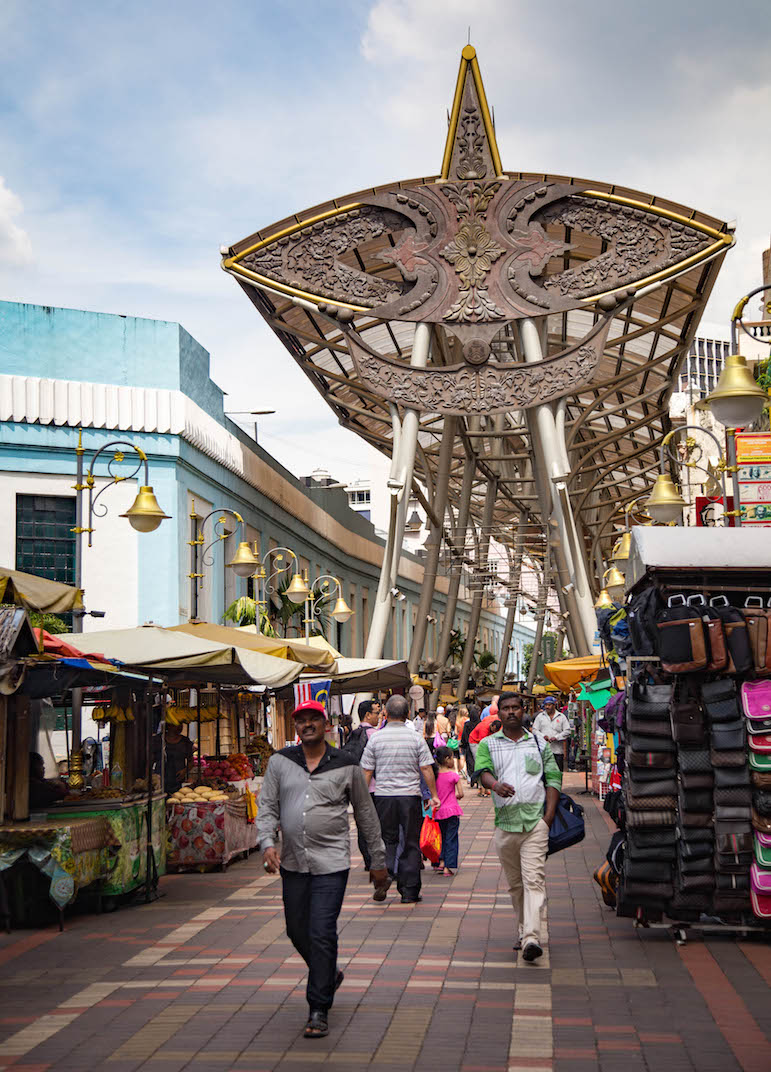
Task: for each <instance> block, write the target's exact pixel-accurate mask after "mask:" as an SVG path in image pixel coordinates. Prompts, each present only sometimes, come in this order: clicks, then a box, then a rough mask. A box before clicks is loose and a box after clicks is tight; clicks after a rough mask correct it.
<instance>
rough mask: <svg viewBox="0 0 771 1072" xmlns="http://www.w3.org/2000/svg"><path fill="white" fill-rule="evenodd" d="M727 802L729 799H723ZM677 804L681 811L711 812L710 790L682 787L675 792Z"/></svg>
mask: <svg viewBox="0 0 771 1072" xmlns="http://www.w3.org/2000/svg"><path fill="white" fill-rule="evenodd" d="M725 803H729V801H725ZM677 806H678V807H679V808H680V810H681V811H708V812H710V813H711V812H712V791H711V790H709V789H683V788H682V787H681V788H680V789H679V790H678V792H677Z"/></svg>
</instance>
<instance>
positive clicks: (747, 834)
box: [715, 827, 755, 853]
mask: <svg viewBox="0 0 771 1072" xmlns="http://www.w3.org/2000/svg"><path fill="white" fill-rule="evenodd" d="M754 843H755V839H754V837H753V833H752V830H751V829H750V828H749V827H745V829H744V830H743V831H742V832H741V833H737V834H717V835H716V837H715V848H716V849H717V851H718V852H733V853H736V852H752V851H753V847H754Z"/></svg>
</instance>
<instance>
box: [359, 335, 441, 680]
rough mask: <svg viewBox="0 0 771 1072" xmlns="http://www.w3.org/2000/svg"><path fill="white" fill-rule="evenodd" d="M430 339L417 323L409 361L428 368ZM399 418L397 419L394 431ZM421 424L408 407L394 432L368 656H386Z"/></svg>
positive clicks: (413, 364)
mask: <svg viewBox="0 0 771 1072" xmlns="http://www.w3.org/2000/svg"><path fill="white" fill-rule="evenodd" d="M430 342H431V327H430V325H429V324H417V325H416V327H415V335H414V337H413V341H412V355H411V357H410V365H411V366H412V367H413V368H425V367H426V365H427V364H428V352H429V347H430ZM397 421H398V419H397ZM397 421H395V428H394V432H395V433H396V430H397V429H396V423H397ZM419 425H420V415H419V413H418V411H417V410H415V409H408V410H406V411H405V413H404V417H403V418H402V421H401V424H400V426H399V429H398V431H399V434H398V438H397V436H396V434H395V436H394V439H395V442H394V448H393V451H394V453H393V459H392V463H391V477H390V478H389V481H388V485H389V489H390V492H391V517H390V522H389V526H388V540H387V541H386V546H385V551H384V554H383V565H382V567H381V569H380V582H379V584H378V589H377V595H376V597H375V606H374V607H373V610H372V621H371V623H370V627H369V636H368V638H367V648H366V651H365V652H364V657H365V659H380V658H382V656H383V645H384V644H385V638H386V632H387V631H388V621H389V618H390V617H391V608H392V606H393V596H392V595H391V590H392V589H393V588H394V586H395V585H396V578H397V577H398V575H399V559H400V557H401V553H402V542H403V540H404V526H405V523H406V521H407V507H408V505H409V501H410V491H411V489H412V474H413V471H414V468H415V453H416V450H417V445H418V428H419Z"/></svg>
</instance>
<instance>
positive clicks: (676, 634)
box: [656, 595, 708, 674]
mask: <svg viewBox="0 0 771 1072" xmlns="http://www.w3.org/2000/svg"><path fill="white" fill-rule="evenodd" d="M656 626H657V628H658V630H659V656H660V658H661V667H662V669H663V670H666V672H667V673H668V674H691V673H694V672H695V671H697V670H704V669H706V666H707V662H708V659H707V636H706V632H705V630H704V623H703V622H702V620H701V615H700V614H699V612H698V611H697V610H696V608H695V607H689V606H688V603H687V601H686V598H685V596H684V595H674V596H670V597H669V600H668V601H667V605H666V607H665V608H664V610H662V611H661V612H660V613H659V614H658V616H657V618H656Z"/></svg>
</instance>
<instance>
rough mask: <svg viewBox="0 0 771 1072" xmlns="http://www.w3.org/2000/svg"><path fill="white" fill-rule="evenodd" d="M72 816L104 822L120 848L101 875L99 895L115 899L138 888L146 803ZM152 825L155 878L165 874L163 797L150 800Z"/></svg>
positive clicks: (143, 869)
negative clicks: (106, 873)
mask: <svg viewBox="0 0 771 1072" xmlns="http://www.w3.org/2000/svg"><path fill="white" fill-rule="evenodd" d="M50 814H51V813H49V815H50ZM57 814H58V813H57ZM76 814H77V815H78V816H83V818H97V817H98V818H100V819H101V818H104V819H106V820H107V822H108V823H109V825H110V829H111V831H112V833H113V836H114V837H115V839H116V841H117V842H118V844H119V846H120V848H119V850H118V854H117V859H116V860H115V862H114V865H113V867H112V868H111V870H110V873H109V874H108V875H105V876H104V881H103V883H102V886H101V887H100V892H101V893H102V894H105V895H106V896H108V897H115V896H119V895H120V894H124V893H131V891H132V890H135V889H137V887H138V886H141V885H142V883H143V882H144V881H145V877H146V874H147V801H146V800H134V801H127V802H122V803H116V805H115V806H114V807H111V808H110V809H109V810H107V811H99V812H88V811H86V812H83V811H82V810H79V811H78V812H77V813H76ZM152 822H153V853H154V855H155V866H156V868H157V869H158V874H159V875H165V874H166V798H165V797H164V796H162V795H159V796H157V797H155V798H154V799H153V804H152Z"/></svg>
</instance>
